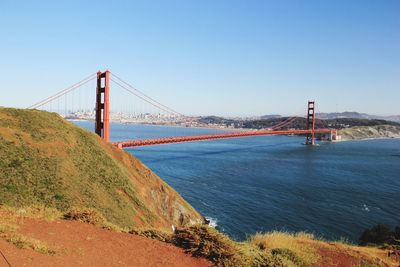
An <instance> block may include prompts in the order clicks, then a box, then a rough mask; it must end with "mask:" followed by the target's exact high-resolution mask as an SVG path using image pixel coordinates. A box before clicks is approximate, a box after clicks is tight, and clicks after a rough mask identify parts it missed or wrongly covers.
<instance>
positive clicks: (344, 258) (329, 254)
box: [316, 248, 358, 267]
mask: <svg viewBox="0 0 400 267" xmlns="http://www.w3.org/2000/svg"><path fill="white" fill-rule="evenodd" d="M318 252H319V255H320V256H321V261H320V262H319V263H318V264H317V265H316V266H321V267H323V266H358V260H357V259H356V258H354V257H352V256H351V255H348V254H345V253H343V252H340V251H334V250H332V249H327V248H321V249H319V251H318Z"/></svg>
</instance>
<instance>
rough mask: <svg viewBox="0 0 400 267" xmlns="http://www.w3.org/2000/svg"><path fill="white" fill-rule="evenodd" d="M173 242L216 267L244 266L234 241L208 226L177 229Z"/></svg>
mask: <svg viewBox="0 0 400 267" xmlns="http://www.w3.org/2000/svg"><path fill="white" fill-rule="evenodd" d="M172 242H173V243H174V244H175V245H176V246H178V247H181V248H183V249H184V250H185V252H187V253H191V254H192V255H193V256H195V257H204V258H206V259H208V260H210V261H212V262H213V263H214V264H215V265H216V266H242V265H243V260H242V259H241V258H240V251H239V250H238V248H237V247H236V244H235V243H234V241H232V240H230V239H229V238H228V237H227V236H225V235H223V234H221V233H219V232H218V231H216V230H215V229H213V228H210V227H208V226H192V227H189V228H184V229H177V230H176V231H175V235H174V237H173V239H172Z"/></svg>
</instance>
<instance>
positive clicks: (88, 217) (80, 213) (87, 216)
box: [64, 208, 124, 232]
mask: <svg viewBox="0 0 400 267" xmlns="http://www.w3.org/2000/svg"><path fill="white" fill-rule="evenodd" d="M64 219H65V220H72V221H80V222H84V223H89V224H93V225H95V226H99V227H102V228H104V229H108V230H113V231H116V232H124V230H123V229H122V228H121V227H118V226H116V225H114V224H112V223H110V222H108V221H107V220H106V218H104V216H103V215H101V214H100V213H99V212H98V211H96V210H95V209H80V208H72V209H71V210H69V211H68V212H67V213H65V214H64Z"/></svg>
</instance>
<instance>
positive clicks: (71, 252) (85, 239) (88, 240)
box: [0, 218, 211, 267]
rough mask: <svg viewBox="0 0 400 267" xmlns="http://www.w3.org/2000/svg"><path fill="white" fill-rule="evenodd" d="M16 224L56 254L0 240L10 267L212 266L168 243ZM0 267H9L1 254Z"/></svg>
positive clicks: (63, 224) (59, 224)
mask: <svg viewBox="0 0 400 267" xmlns="http://www.w3.org/2000/svg"><path fill="white" fill-rule="evenodd" d="M18 225H19V229H18V233H21V234H23V235H24V236H28V237H32V238H35V239H38V240H41V241H45V242H46V243H47V244H48V246H49V247H51V248H53V249H55V250H56V254H55V255H46V254H42V253H39V252H36V251H33V250H31V249H18V248H17V247H15V246H14V245H12V244H10V243H8V242H7V241H5V240H3V239H0V251H1V252H2V253H3V254H4V256H5V257H6V258H7V260H8V261H9V263H10V264H11V266H211V264H210V263H209V262H208V261H206V260H205V259H199V258H194V257H191V256H190V255H187V254H185V253H184V252H183V251H182V250H181V249H179V248H177V247H175V246H173V245H171V244H167V243H163V242H160V241H156V240H152V239H148V238H145V237H141V236H136V235H131V234H125V233H116V232H112V231H108V230H104V229H100V228H97V227H95V226H92V225H89V224H85V223H80V222H76V221H54V222H47V221H40V220H36V219H28V218H24V219H20V220H19V222H18ZM0 266H1V267H2V266H7V267H8V266H9V265H8V264H7V263H6V261H5V260H4V258H3V256H2V255H1V253H0Z"/></svg>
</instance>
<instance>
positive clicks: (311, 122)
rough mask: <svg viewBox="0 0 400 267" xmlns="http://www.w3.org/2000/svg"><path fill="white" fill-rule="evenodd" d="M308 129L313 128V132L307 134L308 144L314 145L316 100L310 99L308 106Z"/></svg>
mask: <svg viewBox="0 0 400 267" xmlns="http://www.w3.org/2000/svg"><path fill="white" fill-rule="evenodd" d="M306 130H311V133H307V135H306V145H314V140H315V136H314V134H315V102H314V101H308V108H307V125H306Z"/></svg>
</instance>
